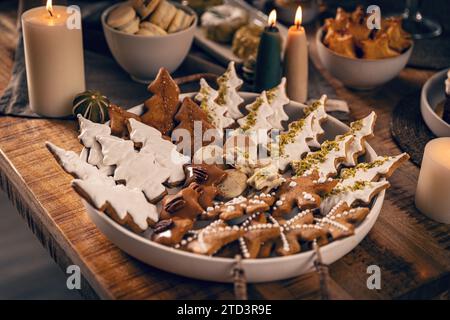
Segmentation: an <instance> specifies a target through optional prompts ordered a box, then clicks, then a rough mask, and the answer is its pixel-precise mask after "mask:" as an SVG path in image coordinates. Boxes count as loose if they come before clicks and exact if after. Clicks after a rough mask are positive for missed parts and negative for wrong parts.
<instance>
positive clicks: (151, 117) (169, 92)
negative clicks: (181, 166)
mask: <svg viewBox="0 0 450 320" xmlns="http://www.w3.org/2000/svg"><path fill="white" fill-rule="evenodd" d="M148 91H150V92H151V93H153V96H152V97H151V98H150V99H147V100H146V101H145V102H144V105H145V108H146V109H147V111H146V112H145V113H144V114H143V115H142V122H143V123H145V124H147V125H149V126H152V127H154V128H156V129H158V130H159V131H160V132H161V133H162V134H163V135H169V133H170V131H171V130H172V128H173V126H174V123H173V117H174V115H175V113H176V112H177V109H178V105H179V95H180V88H178V85H177V84H176V83H175V81H173V79H172V77H171V76H170V74H169V72H168V71H167V69H165V68H161V69H159V72H158V75H157V76H156V79H155V80H153V82H152V83H150V85H149V86H148Z"/></svg>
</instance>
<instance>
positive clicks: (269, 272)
mask: <svg viewBox="0 0 450 320" xmlns="http://www.w3.org/2000/svg"><path fill="white" fill-rule="evenodd" d="M241 84H242V80H240V79H239V78H238V77H237V75H236V72H235V69H234V64H233V63H230V65H229V67H228V69H227V71H226V72H225V74H224V75H222V76H221V77H220V78H219V79H218V81H217V85H218V88H217V89H214V88H212V87H211V86H210V85H209V84H208V83H207V82H206V81H205V80H201V81H200V90H199V92H192V93H187V94H183V95H181V94H180V91H179V89H178V87H177V85H176V83H175V82H174V81H173V79H172V78H171V76H170V74H169V73H168V72H167V70H165V69H161V71H160V72H159V73H158V76H157V77H156V79H155V80H154V82H152V83H151V84H150V86H149V91H151V92H152V93H153V96H152V97H151V98H149V99H148V100H146V101H145V102H144V103H143V104H142V105H138V106H136V107H134V108H131V109H129V110H128V111H126V110H124V109H122V108H120V107H118V106H115V105H111V106H110V107H109V108H108V112H109V119H110V121H109V122H108V123H105V124H102V123H95V122H93V121H91V120H89V119H86V118H84V117H83V116H82V115H78V121H79V127H80V134H79V137H78V138H79V140H80V142H81V144H82V145H83V146H84V149H83V151H82V153H81V156H80V155H78V154H77V153H75V152H73V151H68V150H64V149H62V148H60V147H58V146H56V145H54V144H53V143H51V142H47V148H48V149H49V151H50V152H51V153H52V154H53V155H54V157H55V158H56V160H57V162H58V163H59V164H60V165H61V166H62V168H63V169H64V170H65V171H66V172H67V173H70V174H71V175H73V176H74V177H75V179H74V180H73V181H72V187H73V188H74V190H75V191H76V192H77V193H78V194H79V195H80V196H81V197H82V199H83V203H84V205H85V206H86V211H87V214H88V216H89V217H90V219H91V220H92V221H93V223H95V225H96V226H97V227H98V229H99V230H100V231H101V232H102V233H104V234H105V235H106V237H107V238H108V239H109V240H110V241H112V242H113V243H114V244H115V245H117V246H118V247H119V248H121V249H122V250H124V251H125V252H127V253H128V254H130V255H131V256H133V257H136V258H137V259H139V260H141V261H143V262H145V263H147V264H149V265H151V266H154V267H157V268H160V269H162V270H166V271H168V272H172V273H176V274H179V275H183V276H187V277H192V278H196V279H203V280H210V281H221V282H231V281H233V276H232V273H231V271H232V270H233V267H234V265H235V263H236V259H241V260H240V263H241V265H242V268H243V270H244V272H245V277H246V279H247V281H248V282H263V281H274V280H281V279H286V278H290V277H294V276H297V275H300V274H303V273H306V272H310V271H311V270H313V268H314V260H315V259H316V254H317V250H319V251H320V253H321V256H322V259H323V263H326V264H331V263H333V262H334V261H336V260H338V259H340V258H341V257H343V256H344V255H345V254H347V253H348V252H350V251H351V250H352V249H353V248H355V246H357V245H358V243H359V242H360V241H361V240H362V239H363V238H364V237H365V236H366V235H367V233H368V232H369V231H370V229H371V228H372V227H373V225H374V223H375V222H376V220H377V217H378V215H379V213H380V210H381V207H382V204H383V200H384V194H385V191H386V189H387V188H388V187H389V182H388V181H387V180H386V179H387V178H388V177H389V176H391V175H392V174H393V172H394V171H395V169H396V168H397V167H398V166H399V165H401V163H402V162H403V161H406V160H407V159H408V155H407V154H400V155H396V156H377V154H376V153H375V151H374V150H373V149H372V148H371V146H370V145H369V144H368V143H367V141H366V140H368V139H369V138H370V137H371V136H372V135H373V130H374V125H375V121H376V114H375V113H374V112H371V113H369V114H368V115H366V116H365V117H364V118H362V119H360V120H357V121H355V122H353V123H351V124H350V126H346V125H345V124H343V123H342V122H340V121H339V120H337V119H335V118H333V117H331V116H329V115H328V114H327V113H326V111H325V103H326V99H327V98H326V96H322V97H321V98H320V99H318V100H315V101H314V102H312V103H311V104H310V105H308V106H306V105H302V104H299V103H296V102H291V101H289V99H287V96H286V90H285V89H286V88H285V81H282V82H281V83H280V84H279V85H278V86H276V87H275V88H273V89H271V90H269V91H264V92H262V93H260V94H256V93H248V92H239V91H238V88H239V87H240V85H241ZM274 132H278V134H274ZM192 135H194V139H193V140H192V139H189V137H192ZM169 136H171V137H172V139H170V138H168V137H169ZM212 136H214V137H215V139H211V137H212ZM180 137H181V139H180ZM269 137H271V138H269ZM239 141H240V142H242V143H240V142H239ZM222 142H224V143H222ZM263 150H266V151H268V152H269V153H268V154H267V156H260V155H261V153H262V152H263ZM255 151H257V152H255ZM55 165H56V164H55ZM236 257H240V258H236Z"/></svg>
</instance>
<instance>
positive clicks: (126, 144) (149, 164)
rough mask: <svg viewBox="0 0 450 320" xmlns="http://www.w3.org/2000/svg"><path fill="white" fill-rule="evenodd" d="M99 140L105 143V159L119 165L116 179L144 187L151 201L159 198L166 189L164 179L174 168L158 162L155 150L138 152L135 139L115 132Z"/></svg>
mask: <svg viewBox="0 0 450 320" xmlns="http://www.w3.org/2000/svg"><path fill="white" fill-rule="evenodd" d="M98 142H100V144H101V146H102V153H103V155H104V159H103V161H104V162H105V163H106V164H108V165H115V166H116V170H115V171H114V180H116V181H124V182H125V184H126V186H127V187H128V188H137V189H139V190H141V191H142V192H144V194H145V196H146V197H147V199H148V200H149V201H150V202H155V201H158V200H159V199H160V198H161V197H162V196H163V195H164V194H165V193H166V188H165V187H164V185H163V183H164V182H166V181H167V180H168V179H169V176H170V173H171V172H170V169H167V168H165V167H163V166H160V165H159V164H158V163H157V162H156V159H155V156H154V154H153V153H150V152H136V151H135V150H134V143H133V141H131V140H123V139H120V138H117V137H113V136H110V137H99V138H98Z"/></svg>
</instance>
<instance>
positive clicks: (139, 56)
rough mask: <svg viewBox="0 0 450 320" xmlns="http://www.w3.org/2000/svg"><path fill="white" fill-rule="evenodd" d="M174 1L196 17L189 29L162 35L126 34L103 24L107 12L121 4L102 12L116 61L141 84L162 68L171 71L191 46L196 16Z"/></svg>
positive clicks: (148, 80)
mask: <svg viewBox="0 0 450 320" xmlns="http://www.w3.org/2000/svg"><path fill="white" fill-rule="evenodd" d="M173 4H174V5H175V6H176V7H177V8H179V9H182V10H185V11H186V12H188V13H189V14H191V15H194V17H195V19H194V21H193V23H192V25H191V26H190V27H189V28H187V29H185V30H182V31H178V32H175V33H169V34H167V35H164V36H144V35H135V34H127V33H124V32H122V31H119V30H116V29H114V28H112V27H110V26H109V25H108V24H107V23H106V18H107V17H108V14H109V13H110V12H111V10H113V9H114V8H116V7H117V6H120V5H123V3H118V4H116V5H113V6H111V7H109V8H108V9H106V10H105V11H104V12H103V13H102V17H101V20H102V25H103V32H104V34H105V38H106V42H107V43H108V47H109V49H110V50H111V53H112V55H113V56H114V59H115V60H116V62H117V63H118V64H119V65H120V66H121V67H122V68H123V69H124V70H125V71H126V72H128V73H129V74H130V75H131V77H132V78H133V79H134V80H135V81H138V82H143V83H148V82H150V81H152V80H153V78H154V77H155V76H156V74H157V73H158V70H159V68H161V67H164V68H166V69H167V70H169V72H170V73H172V72H173V71H175V70H176V69H177V68H178V67H179V66H180V64H181V63H182V62H183V60H184V58H186V56H187V54H188V52H189V49H190V48H191V44H192V40H193V39H194V32H195V28H196V26H197V19H198V18H197V15H196V13H195V12H194V11H193V10H192V9H191V8H189V7H187V6H183V5H180V4H177V3H173Z"/></svg>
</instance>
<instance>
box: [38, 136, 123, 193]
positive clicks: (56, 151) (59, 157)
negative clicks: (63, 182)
mask: <svg viewBox="0 0 450 320" xmlns="http://www.w3.org/2000/svg"><path fill="white" fill-rule="evenodd" d="M45 146H46V147H47V149H48V150H49V151H50V152H51V154H52V155H53V156H54V157H55V159H56V161H58V163H59V165H60V166H61V167H62V168H63V169H64V170H65V171H66V172H67V173H69V174H71V175H72V176H73V177H75V178H78V179H81V180H93V181H98V182H101V183H103V184H110V185H114V184H115V182H114V180H113V179H112V177H110V176H107V175H106V174H105V173H104V172H102V171H100V170H99V169H98V168H97V167H95V166H93V165H91V164H89V163H87V162H86V161H85V160H83V159H81V158H80V156H79V155H78V154H76V153H75V152H73V151H67V150H64V149H63V148H60V147H58V146H56V145H54V144H53V143H51V142H48V141H47V142H46V143H45Z"/></svg>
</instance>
